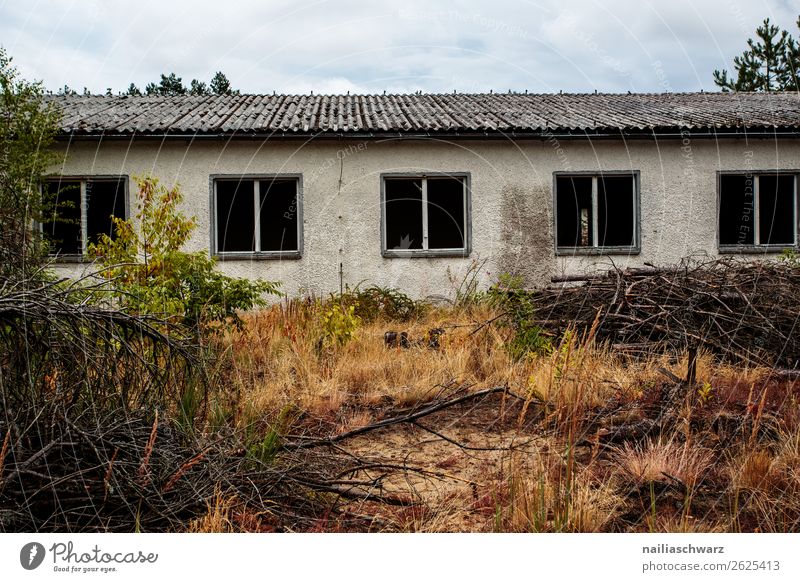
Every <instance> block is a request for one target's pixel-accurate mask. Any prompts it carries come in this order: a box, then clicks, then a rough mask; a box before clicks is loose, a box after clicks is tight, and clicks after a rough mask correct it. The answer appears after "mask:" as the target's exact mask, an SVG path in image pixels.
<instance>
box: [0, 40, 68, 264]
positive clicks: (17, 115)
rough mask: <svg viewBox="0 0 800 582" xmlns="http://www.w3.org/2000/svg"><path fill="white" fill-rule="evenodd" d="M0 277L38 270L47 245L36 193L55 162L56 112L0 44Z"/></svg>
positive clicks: (44, 205)
mask: <svg viewBox="0 0 800 582" xmlns="http://www.w3.org/2000/svg"><path fill="white" fill-rule="evenodd" d="M0 111H1V112H2V114H0V277H2V278H3V279H5V278H6V277H23V278H27V277H31V276H33V275H34V274H36V275H37V276H38V275H40V274H41V267H42V266H43V264H44V263H45V262H46V259H47V245H46V244H44V241H43V240H42V238H41V232H40V231H39V229H36V228H31V226H32V225H33V224H35V223H36V222H44V220H43V218H44V217H45V216H46V215H47V214H48V210H49V209H50V204H48V203H49V202H51V200H49V199H47V198H46V197H43V196H42V195H41V193H40V192H39V183H40V180H41V177H42V175H43V174H44V173H45V172H46V171H47V169H48V168H49V167H52V166H54V165H56V164H57V163H59V160H60V158H59V155H58V154H56V153H55V152H54V150H52V149H51V147H50V146H51V145H52V143H53V141H54V138H55V135H56V133H57V131H58V127H59V117H60V114H59V112H58V111H57V109H56V107H55V106H54V104H52V103H46V102H45V101H44V91H43V88H42V85H41V83H29V82H27V81H25V80H23V79H20V78H19V75H18V73H17V70H16V69H15V68H14V67H12V66H11V59H10V58H9V57H8V56H7V55H6V53H5V51H4V50H3V49H2V47H0Z"/></svg>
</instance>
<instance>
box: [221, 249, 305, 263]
mask: <svg viewBox="0 0 800 582" xmlns="http://www.w3.org/2000/svg"><path fill="white" fill-rule="evenodd" d="M213 256H214V257H216V258H217V259H218V260H219V261H220V262H224V263H228V262H231V261H283V260H298V259H302V258H303V253H301V252H300V251H275V252H265V253H264V252H262V253H214V255H213Z"/></svg>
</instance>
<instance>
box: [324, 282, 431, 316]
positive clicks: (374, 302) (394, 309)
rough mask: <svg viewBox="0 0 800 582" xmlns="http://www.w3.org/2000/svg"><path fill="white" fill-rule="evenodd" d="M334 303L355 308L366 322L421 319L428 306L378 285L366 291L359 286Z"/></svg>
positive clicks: (335, 299)
mask: <svg viewBox="0 0 800 582" xmlns="http://www.w3.org/2000/svg"><path fill="white" fill-rule="evenodd" d="M332 301H339V302H340V303H341V304H342V305H347V306H354V307H355V311H354V314H355V315H357V316H358V317H359V318H361V319H362V320H363V321H366V322H371V321H375V320H377V319H380V318H384V319H388V320H391V321H409V320H411V319H414V318H416V317H420V316H421V315H423V314H424V313H425V311H426V309H427V305H425V304H424V303H422V302H419V301H414V300H413V299H411V298H410V297H409V296H408V295H406V294H405V293H403V292H402V291H400V290H398V289H393V288H391V287H379V286H377V285H372V286H370V287H367V288H366V289H361V288H360V287H359V286H358V285H357V286H356V287H355V288H354V289H352V290H350V289H348V290H346V291H345V292H344V293H343V294H342V296H341V297H339V298H338V299H337V298H335V297H334V298H333V299H332Z"/></svg>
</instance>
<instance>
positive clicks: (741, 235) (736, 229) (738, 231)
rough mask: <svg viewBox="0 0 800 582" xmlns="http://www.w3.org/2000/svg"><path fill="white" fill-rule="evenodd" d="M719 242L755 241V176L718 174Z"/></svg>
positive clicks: (741, 243) (728, 243) (726, 243)
mask: <svg viewBox="0 0 800 582" xmlns="http://www.w3.org/2000/svg"><path fill="white" fill-rule="evenodd" d="M719 186H720V204H719V243H720V244H722V245H752V244H754V243H755V177H753V176H744V175H741V176H729V175H724V176H720V180H719Z"/></svg>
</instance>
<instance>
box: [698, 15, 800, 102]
mask: <svg viewBox="0 0 800 582" xmlns="http://www.w3.org/2000/svg"><path fill="white" fill-rule="evenodd" d="M797 26H798V27H800V18H798V20H797ZM747 47H748V48H747V50H745V51H744V52H743V53H742V54H741V55H740V56H738V57H734V59H733V68H734V70H735V71H736V76H735V77H733V76H729V75H728V71H727V70H722V71H719V70H715V71H714V83H715V84H716V85H717V86H718V87H720V88H721V89H722V91H792V90H797V88H798V73H799V72H800V47H798V43H797V42H796V41H795V40H794V38H792V36H791V35H790V34H789V32H788V31H786V30H781V29H780V28H779V27H777V26H775V25H774V24H770V22H769V18H767V19H766V20H764V22H763V24H762V25H761V26H759V27H758V28H757V29H756V38H755V40H754V39H752V38H749V39H747Z"/></svg>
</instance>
